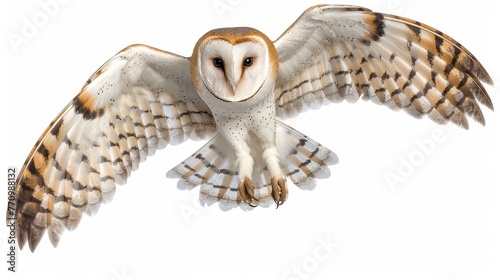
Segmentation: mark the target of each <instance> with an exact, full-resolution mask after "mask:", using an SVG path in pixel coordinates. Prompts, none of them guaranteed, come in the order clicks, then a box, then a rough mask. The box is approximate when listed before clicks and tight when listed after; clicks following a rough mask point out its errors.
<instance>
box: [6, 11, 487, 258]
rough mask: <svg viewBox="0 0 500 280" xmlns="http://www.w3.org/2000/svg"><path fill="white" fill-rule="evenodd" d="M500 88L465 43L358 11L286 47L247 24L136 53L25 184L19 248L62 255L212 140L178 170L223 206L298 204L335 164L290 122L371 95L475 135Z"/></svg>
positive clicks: (36, 152)
mask: <svg viewBox="0 0 500 280" xmlns="http://www.w3.org/2000/svg"><path fill="white" fill-rule="evenodd" d="M483 82H484V83H487V84H493V81H492V80H491V78H490V77H489V75H488V73H487V72H486V70H485V69H484V67H483V66H482V65H481V64H480V63H479V61H478V60H477V59H476V58H474V56H473V55H472V54H471V53H470V52H469V51H468V50H467V49H465V47H463V46H462V45H460V44H459V43H458V42H456V41H455V40H453V39H452V38H450V37H449V36H447V35H445V34H443V33H441V32H440V31H438V30H436V29H433V28H431V27H429V26H427V25H424V24H422V23H419V22H416V21H413V20H409V19H405V18H401V17H397V16H393V15H387V14H381V13H374V12H372V11H370V10H368V9H365V8H361V7H355V6H337V5H319V6H314V7H311V8H309V9H308V10H306V11H305V12H304V13H303V14H302V15H301V16H300V17H299V18H298V19H297V21H296V22H295V23H294V24H293V25H292V26H291V27H290V28H288V29H287V30H286V31H285V32H284V33H283V35H281V36H280V37H279V38H278V39H277V40H276V41H274V42H273V41H271V40H270V39H269V38H268V37H267V36H266V35H264V34H263V33H262V32H260V31H258V30H255V29H252V28H246V27H239V28H223V29H216V30H212V31H209V32H207V33H206V34H205V35H204V36H202V37H201V38H200V39H199V40H198V42H197V43H196V45H195V47H194V50H193V53H192V56H191V57H189V58H188V57H182V56H178V55H175V54H172V53H169V52H165V51H162V50H159V49H155V48H152V47H149V46H145V45H132V46H129V47H127V48H125V49H124V50H122V51H121V52H119V53H118V54H116V55H115V56H114V57H112V58H111V59H110V60H109V61H108V62H106V63H105V64H104V65H103V66H102V67H101V68H99V69H98V70H97V71H96V72H95V73H94V74H93V75H92V76H91V77H90V79H89V80H88V81H87V83H86V84H85V85H84V87H83V88H82V90H81V91H80V93H79V94H78V95H77V96H76V97H74V98H73V100H72V101H71V102H70V103H69V104H68V105H67V106H66V107H65V108H64V109H63V110H62V111H61V113H59V115H58V116H57V117H56V118H55V119H54V121H53V122H52V123H51V124H50V125H49V127H48V128H47V129H46V130H45V132H44V133H43V134H42V136H41V137H40V139H39V140H38V141H37V142H36V144H35V146H34V147H33V149H32V151H31V153H30V154H29V156H28V158H27V160H26V162H25V164H24V166H23V168H22V169H21V171H20V173H19V176H18V180H17V182H16V190H15V193H16V199H17V205H16V206H17V208H16V211H15V219H16V225H17V227H16V230H17V238H18V240H19V244H20V245H21V247H22V246H24V244H25V243H26V242H28V244H29V247H30V249H31V250H32V251H33V250H35V249H36V247H37V245H38V244H39V242H40V240H41V238H42V236H43V235H44V233H45V232H47V233H48V235H49V238H50V240H51V242H52V244H53V245H54V246H56V245H57V243H58V242H59V240H60V236H61V234H62V233H63V231H64V230H65V229H70V230H71V229H74V228H76V227H77V226H78V223H79V221H80V219H81V217H82V214H83V213H88V214H95V213H96V212H97V211H98V209H99V205H100V204H101V203H102V202H103V201H109V200H110V199H111V198H112V196H113V193H114V192H115V184H116V183H118V184H124V183H125V182H126V180H127V178H128V176H129V175H130V173H131V172H132V171H133V170H136V169H137V168H138V167H139V163H140V162H141V161H143V160H145V159H146V158H147V157H148V156H150V155H153V154H154V153H155V151H156V150H157V149H161V148H164V147H166V146H167V145H168V144H178V143H182V142H183V141H185V140H187V139H210V140H209V141H208V142H207V144H205V145H204V146H203V147H202V148H201V149H200V150H199V151H197V152H195V153H194V154H192V156H190V157H189V158H187V159H186V160H184V161H183V162H181V163H180V164H178V165H177V166H175V167H174V168H172V170H170V171H169V172H168V173H167V175H168V176H169V177H176V178H180V179H179V186H180V187H181V188H184V187H185V188H192V187H196V186H200V199H201V200H202V201H203V202H207V203H213V202H218V203H220V204H221V206H222V207H224V208H230V207H234V206H242V207H249V206H253V207H255V206H257V205H269V203H272V202H273V201H274V203H276V205H278V206H279V205H281V204H282V203H283V202H284V201H285V200H286V198H287V184H286V182H287V179H289V180H291V181H292V182H293V183H294V184H296V185H298V186H299V187H303V188H312V187H314V184H315V182H314V179H315V178H321V177H326V176H328V175H329V170H328V167H327V166H328V165H331V164H335V163H336V162H337V161H338V159H337V156H336V155H335V154H334V153H333V152H332V151H330V150H329V149H327V148H326V147H323V146H322V145H320V144H319V143H317V142H316V141H314V140H312V139H310V138H308V137H307V136H305V135H304V134H302V133H300V132H298V131H296V130H295V129H293V128H292V127H290V126H288V125H286V124H284V123H283V122H282V121H280V120H279V118H281V119H284V118H287V117H291V116H295V115H297V114H299V113H301V112H304V111H306V110H307V109H308V108H310V107H311V108H317V107H320V106H322V105H325V104H329V103H332V102H341V101H343V100H347V101H349V102H355V101H357V100H358V99H359V98H360V97H362V98H363V99H368V100H371V101H373V102H375V103H378V104H383V105H386V106H388V107H389V108H391V109H402V110H404V111H406V112H407V113H409V114H411V115H412V116H415V117H422V116H425V115H427V116H428V117H429V118H430V119H431V120H433V121H435V122H437V123H440V124H444V123H447V122H449V121H451V122H453V123H455V124H457V125H459V126H461V127H464V128H468V117H471V118H472V119H474V120H476V121H477V122H479V123H481V124H484V123H485V120H484V117H483V114H482V112H481V109H480V106H479V105H478V103H481V104H483V105H485V106H486V107H488V108H490V109H493V104H492V102H491V100H490V98H489V96H488V93H487V91H486V89H485V88H484V86H483V84H482V83H483Z"/></svg>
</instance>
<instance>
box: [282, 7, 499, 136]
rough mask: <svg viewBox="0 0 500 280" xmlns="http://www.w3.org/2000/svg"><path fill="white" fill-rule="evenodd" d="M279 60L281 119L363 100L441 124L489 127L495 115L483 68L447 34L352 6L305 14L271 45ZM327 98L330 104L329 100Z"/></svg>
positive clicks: (488, 77)
mask: <svg viewBox="0 0 500 280" xmlns="http://www.w3.org/2000/svg"><path fill="white" fill-rule="evenodd" d="M274 44H275V46H276V49H277V52H278V56H279V61H280V71H279V75H278V81H277V84H276V88H275V96H276V106H277V114H278V115H279V116H280V117H291V116H294V115H296V114H298V113H300V112H301V111H303V109H305V108H309V107H311V104H314V106H312V107H317V106H320V105H323V104H328V103H330V102H341V101H343V100H347V101H349V102H355V101H357V100H358V99H359V97H360V96H361V97H363V99H365V100H366V99H368V100H371V101H373V102H375V103H378V104H384V105H386V106H387V107H389V108H391V109H394V110H399V109H401V110H404V111H406V112H407V113H409V114H410V115H412V116H414V117H418V118H421V117H423V116H425V115H427V116H429V118H431V119H432V120H433V121H435V122H437V123H447V122H448V121H451V122H453V123H456V124H457V125H459V126H462V127H464V128H467V127H468V121H467V116H469V117H471V118H473V119H474V120H476V121H477V122H479V123H481V124H483V125H484V123H485V121H484V116H483V114H482V112H481V108H480V106H479V103H481V104H483V105H485V106H486V107H488V108H490V109H493V104H492V102H491V99H490V97H489V96H488V93H487V91H486V89H485V87H484V86H483V84H482V82H484V83H487V84H493V81H492V79H491V78H490V76H489V75H488V73H487V72H486V70H485V69H484V67H483V66H482V65H481V64H480V62H479V61H478V60H477V59H476V58H475V57H474V56H473V55H472V54H471V53H470V52H469V51H468V50H467V49H466V48H465V47H463V46H462V45H461V44H459V43H458V42H456V41H455V40H454V39H452V38H451V37H449V36H448V35H446V34H443V33H442V32H440V31H438V30H436V29H434V28H432V27H430V26H427V25H425V24H422V23H420V22H417V21H413V20H410V19H406V18H402V17H398V16H393V15H387V14H381V13H374V12H372V11H370V10H368V9H365V8H361V7H355V6H338V5H319V6H315V7H311V8H310V9H308V10H307V11H305V12H304V13H303V14H302V15H301V16H300V17H299V18H298V19H297V21H296V22H295V23H294V24H293V25H292V26H291V27H290V28H289V29H288V30H286V31H285V33H283V35H281V36H280V38H278V40H276V41H275V42H274ZM325 97H326V98H325Z"/></svg>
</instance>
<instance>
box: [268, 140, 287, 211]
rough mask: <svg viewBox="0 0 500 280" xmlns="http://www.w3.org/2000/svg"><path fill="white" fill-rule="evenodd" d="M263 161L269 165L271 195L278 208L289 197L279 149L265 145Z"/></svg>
mask: <svg viewBox="0 0 500 280" xmlns="http://www.w3.org/2000/svg"><path fill="white" fill-rule="evenodd" d="M262 157H263V159H264V160H265V162H266V164H267V168H268V170H269V172H270V173H271V195H272V197H273V200H274V202H276V208H278V207H279V206H280V205H281V204H283V203H284V202H285V200H286V197H287V189H286V184H285V182H286V178H285V175H284V174H283V171H282V169H281V164H280V159H279V156H278V149H277V148H276V146H275V145H273V144H266V145H264V153H263V154H262Z"/></svg>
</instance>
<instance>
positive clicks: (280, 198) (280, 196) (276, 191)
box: [271, 178, 287, 208]
mask: <svg viewBox="0 0 500 280" xmlns="http://www.w3.org/2000/svg"><path fill="white" fill-rule="evenodd" d="M271 187H272V191H271V195H272V196H273V199H274V202H276V208H278V207H279V206H280V205H281V204H283V203H284V202H285V200H286V196H287V190H286V186H285V179H283V178H278V179H276V178H272V179H271Z"/></svg>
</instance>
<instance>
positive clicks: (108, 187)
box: [16, 45, 216, 251]
mask: <svg viewBox="0 0 500 280" xmlns="http://www.w3.org/2000/svg"><path fill="white" fill-rule="evenodd" d="M215 131H216V128H215V122H214V120H213V118H212V115H211V112H210V110H209V108H208V107H207V106H206V105H205V103H204V102H202V101H201V100H200V99H199V96H198V94H197V92H196V90H195V88H194V86H193V84H192V82H191V79H190V74H189V59H187V58H184V57H180V56H176V55H173V54H170V53H167V52H163V51H160V50H157V49H154V48H151V47H147V46H143V45H134V46H130V47H128V48H126V49H124V50H123V51H121V52H120V53H118V54H117V55H116V56H114V57H113V58H112V59H110V60H109V61H108V62H107V63H105V64H104V65H103V66H102V67H101V68H100V69H99V70H98V71H97V72H96V73H95V74H94V75H92V77H91V78H90V79H89V81H88V82H87V83H86V84H85V86H84V87H83V89H82V90H81V92H80V93H79V94H78V95H77V96H76V97H75V98H74V99H73V100H72V101H71V102H70V103H69V104H68V105H67V106H66V108H65V109H64V110H63V111H62V112H61V113H60V114H59V115H58V116H57V117H56V119H55V120H54V121H53V122H52V123H51V124H50V126H49V127H48V128H47V129H46V130H45V132H44V133H43V134H42V136H41V138H40V139H39V140H38V142H37V143H36V144H35V146H34V148H33V150H32V151H31V153H30V155H29V156H28V159H27V160H26V162H25V164H24V166H23V168H22V169H21V172H20V174H19V177H18V181H17V187H16V193H17V194H18V197H17V209H16V220H17V225H18V227H17V236H18V239H19V244H20V246H21V247H23V246H24V244H25V243H26V241H27V242H28V244H29V247H30V249H31V250H32V251H34V250H35V248H36V247H37V245H38V243H39V242H40V239H41V238H42V236H43V234H44V232H45V231H47V232H48V235H49V238H50V240H51V242H52V244H53V245H54V246H55V245H57V243H58V241H59V238H60V235H61V234H62V232H63V231H64V230H65V229H70V230H71V229H74V228H76V227H77V225H78V223H79V221H80V219H81V217H82V214H83V213H84V212H85V213H88V214H90V215H92V214H95V213H96V212H97V210H98V208H99V205H100V204H101V202H102V201H104V202H106V201H109V200H110V199H111V198H112V196H113V193H114V191H115V183H118V184H124V183H125V182H126V180H127V178H128V176H129V175H130V173H131V171H133V170H136V169H137V168H138V166H139V162H141V161H143V160H145V159H146V158H147V156H150V155H152V154H154V153H155V151H156V150H157V149H161V148H163V147H165V146H166V145H167V144H176V143H181V142H183V141H184V140H185V139H188V138H191V139H199V138H206V137H209V136H213V135H215Z"/></svg>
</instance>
